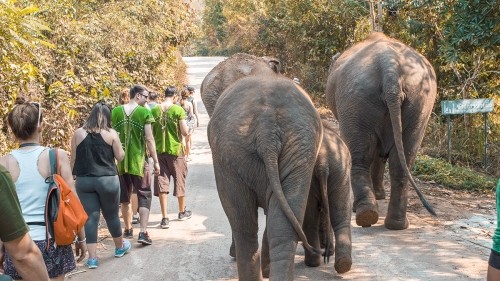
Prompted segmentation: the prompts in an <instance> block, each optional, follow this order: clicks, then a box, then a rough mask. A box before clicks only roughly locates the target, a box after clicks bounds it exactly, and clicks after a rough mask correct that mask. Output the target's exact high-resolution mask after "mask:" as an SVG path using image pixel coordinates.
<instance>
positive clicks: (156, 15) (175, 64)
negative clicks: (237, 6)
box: [0, 0, 199, 154]
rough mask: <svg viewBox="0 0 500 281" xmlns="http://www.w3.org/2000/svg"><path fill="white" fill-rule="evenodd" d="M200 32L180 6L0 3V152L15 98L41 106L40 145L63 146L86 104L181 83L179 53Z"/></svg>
mask: <svg viewBox="0 0 500 281" xmlns="http://www.w3.org/2000/svg"><path fill="white" fill-rule="evenodd" d="M198 32H199V29H198V27H197V26H196V24H195V13H194V11H193V10H191V8H190V7H189V6H188V5H186V4H184V3H183V2H182V1H176V0H166V1H155V0H143V1H130V0H120V1H98V0H89V1H77V0H58V1H52V0H35V1H23V0H17V1H15V0H0V50H1V51H0V99H1V100H2V106H1V109H0V128H3V131H4V133H2V134H0V143H1V145H0V153H1V154H4V153H6V152H7V151H8V150H10V149H11V148H12V146H14V145H15V143H14V141H13V140H12V139H11V138H10V136H11V134H7V133H6V130H7V125H6V122H5V117H6V114H7V112H9V111H10V109H11V108H12V105H13V104H14V101H15V99H16V97H18V96H24V97H28V98H29V99H31V100H32V101H36V102H41V104H42V107H43V114H44V125H45V129H44V134H43V143H44V144H46V145H51V146H61V147H63V148H66V149H68V148H69V140H70V138H71V136H72V134H73V132H74V130H75V128H77V127H79V126H81V124H82V120H83V118H86V116H87V115H88V112H89V110H90V108H91V106H92V105H93V104H94V103H95V102H97V101H98V100H101V99H104V100H106V101H108V102H110V103H111V104H113V105H114V104H116V103H117V100H118V93H119V92H120V90H121V89H123V88H125V87H127V88H128V87H130V86H131V85H132V84H135V83H139V84H144V85H146V86H147V87H149V88H151V89H154V90H158V91H160V90H161V89H162V88H164V87H165V86H166V85H169V84H171V85H176V86H181V85H182V84H183V83H185V82H186V81H185V65H184V63H183V62H182V60H181V54H180V52H179V48H180V47H182V46H184V45H187V44H188V43H189V41H190V40H191V39H192V38H194V37H195V36H196V34H197V33H198Z"/></svg>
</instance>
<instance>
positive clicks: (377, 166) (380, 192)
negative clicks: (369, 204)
mask: <svg viewBox="0 0 500 281" xmlns="http://www.w3.org/2000/svg"><path fill="white" fill-rule="evenodd" d="M386 161H387V159H385V158H382V157H376V158H375V159H374V160H373V163H372V166H371V170H370V173H371V177H372V183H373V191H374V193H375V198H376V199H377V200H382V199H385V189H384V172H385V162H386Z"/></svg>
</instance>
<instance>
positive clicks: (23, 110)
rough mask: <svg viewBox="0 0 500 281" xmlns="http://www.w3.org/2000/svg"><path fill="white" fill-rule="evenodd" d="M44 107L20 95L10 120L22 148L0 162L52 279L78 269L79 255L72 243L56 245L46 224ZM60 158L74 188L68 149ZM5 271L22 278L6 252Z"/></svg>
mask: <svg viewBox="0 0 500 281" xmlns="http://www.w3.org/2000/svg"><path fill="white" fill-rule="evenodd" d="M42 118H43V116H42V107H41V105H40V104H39V103H31V102H25V100H24V99H22V98H18V99H17V100H16V105H15V106H14V108H13V109H12V110H11V111H10V112H9V114H8V116H7V122H8V124H9V127H10V128H11V130H12V132H13V133H14V136H15V138H16V140H17V141H18V142H19V144H20V145H19V148H18V149H15V150H13V151H11V152H10V153H9V154H7V155H5V156H3V157H1V158H0V165H3V166H4V167H6V168H7V170H8V172H9V173H10V174H11V176H12V179H13V180H14V182H15V185H16V193H17V196H18V198H19V202H20V205H21V211H22V213H23V217H24V220H25V221H26V223H27V224H28V225H29V227H30V231H29V235H30V236H31V238H32V239H33V241H34V242H35V244H36V245H37V246H38V248H39V249H40V251H41V252H42V254H43V258H44V261H45V265H46V266H47V271H48V274H49V277H50V278H51V280H64V275H65V274H66V273H68V272H71V271H72V270H73V269H75V267H76V264H75V257H74V255H73V250H72V246H71V244H70V245H65V246H61V245H55V243H54V239H53V238H52V237H48V234H47V233H48V232H47V228H46V225H45V207H46V206H45V202H46V198H47V191H48V188H49V185H50V184H49V182H48V181H47V180H46V179H47V178H49V177H50V176H51V174H52V173H51V167H50V161H49V149H48V148H47V147H44V146H42V145H41V144H40V136H41V132H42V129H43V122H42V121H43V119H42ZM58 157H59V159H60V161H59V164H58V167H57V169H58V170H59V171H60V174H61V176H62V177H63V178H64V180H65V181H66V182H67V183H68V184H69V185H70V187H71V189H72V190H73V192H75V191H74V184H73V176H72V174H71V168H70V163H69V157H68V154H67V152H66V151H64V150H61V149H59V150H58ZM75 246H76V250H77V253H80V254H81V255H80V257H79V260H78V261H81V260H83V258H84V257H85V253H86V250H87V247H86V243H85V232H84V231H83V229H82V230H81V231H80V232H79V233H78V236H77V242H76V244H75ZM4 270H5V274H7V275H10V276H12V277H13V278H14V279H21V276H20V275H19V274H18V272H17V270H16V268H15V267H14V264H13V262H12V259H11V257H10V255H9V253H8V251H7V252H5V263H4Z"/></svg>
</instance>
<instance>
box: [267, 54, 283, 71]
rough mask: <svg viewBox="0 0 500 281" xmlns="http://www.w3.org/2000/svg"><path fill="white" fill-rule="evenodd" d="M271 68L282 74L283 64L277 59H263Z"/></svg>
mask: <svg viewBox="0 0 500 281" xmlns="http://www.w3.org/2000/svg"><path fill="white" fill-rule="evenodd" d="M263 59H264V60H265V61H266V62H267V64H268V65H269V67H270V68H271V69H272V70H273V71H274V72H276V73H281V63H280V61H279V60H278V59H277V58H272V57H263Z"/></svg>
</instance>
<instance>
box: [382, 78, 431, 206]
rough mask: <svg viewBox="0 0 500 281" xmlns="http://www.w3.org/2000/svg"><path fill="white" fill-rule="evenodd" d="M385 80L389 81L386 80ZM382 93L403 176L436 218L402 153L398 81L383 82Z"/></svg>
mask: <svg viewBox="0 0 500 281" xmlns="http://www.w3.org/2000/svg"><path fill="white" fill-rule="evenodd" d="M386 79H387V77H386ZM395 79H396V78H395ZM387 80H391V79H390V78H388V79H387ZM386 85H391V86H390V87H394V85H397V88H390V87H388V88H386ZM384 93H385V94H386V102H387V107H388V108H389V115H390V117H391V124H392V131H393V134H394V143H395V145H396V149H397V152H398V158H399V161H400V165H401V168H402V169H403V170H404V172H405V175H406V176H407V177H408V178H409V180H410V183H411V185H412V186H413V189H415V192H416V193H417V195H418V198H420V201H422V204H423V205H424V207H425V209H427V211H428V212H429V213H430V214H431V215H433V216H437V214H436V212H435V211H434V208H433V207H432V206H431V204H430V203H429V201H427V199H426V198H425V196H424V194H423V193H422V192H421V191H420V189H419V188H418V187H417V184H416V183H415V181H414V180H413V177H412V175H411V173H410V170H409V169H408V165H407V164H406V156H405V153H404V147H403V138H402V136H403V125H402V124H401V118H402V115H401V105H402V100H403V97H402V96H400V95H399V93H401V89H399V83H398V81H397V80H396V81H384Z"/></svg>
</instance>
